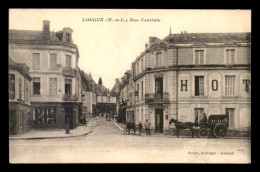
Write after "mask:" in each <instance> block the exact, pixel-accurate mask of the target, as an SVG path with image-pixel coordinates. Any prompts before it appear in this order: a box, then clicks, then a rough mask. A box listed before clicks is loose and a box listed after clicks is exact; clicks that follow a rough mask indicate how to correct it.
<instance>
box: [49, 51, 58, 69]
mask: <svg viewBox="0 0 260 172" xmlns="http://www.w3.org/2000/svg"><path fill="white" fill-rule="evenodd" d="M57 69H58V68H57V54H56V53H51V54H50V70H57Z"/></svg>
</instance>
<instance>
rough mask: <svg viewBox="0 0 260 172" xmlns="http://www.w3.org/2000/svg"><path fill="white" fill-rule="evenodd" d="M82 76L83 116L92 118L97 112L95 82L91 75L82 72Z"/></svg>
mask: <svg viewBox="0 0 260 172" xmlns="http://www.w3.org/2000/svg"><path fill="white" fill-rule="evenodd" d="M80 75H81V102H82V103H83V104H82V116H83V117H84V118H90V117H93V116H95V113H96V112H95V111H96V92H95V82H94V80H93V78H92V76H91V74H89V75H88V74H87V73H85V72H84V71H82V70H81V71H80Z"/></svg>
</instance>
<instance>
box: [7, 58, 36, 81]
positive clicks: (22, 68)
mask: <svg viewBox="0 0 260 172" xmlns="http://www.w3.org/2000/svg"><path fill="white" fill-rule="evenodd" d="M8 65H9V69H15V70H18V71H19V72H20V73H21V74H23V75H24V76H25V77H26V78H27V79H28V80H29V81H31V80H32V78H31V76H30V74H29V67H28V66H27V65H26V64H25V63H16V62H14V61H13V60H12V59H11V58H10V57H9V64H8Z"/></svg>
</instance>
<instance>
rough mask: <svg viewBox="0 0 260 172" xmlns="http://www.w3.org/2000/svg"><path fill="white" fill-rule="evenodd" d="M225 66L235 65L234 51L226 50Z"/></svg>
mask: <svg viewBox="0 0 260 172" xmlns="http://www.w3.org/2000/svg"><path fill="white" fill-rule="evenodd" d="M226 56H227V64H235V49H227V50H226Z"/></svg>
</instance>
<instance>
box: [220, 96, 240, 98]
mask: <svg viewBox="0 0 260 172" xmlns="http://www.w3.org/2000/svg"><path fill="white" fill-rule="evenodd" d="M222 97H223V98H239V96H222Z"/></svg>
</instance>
